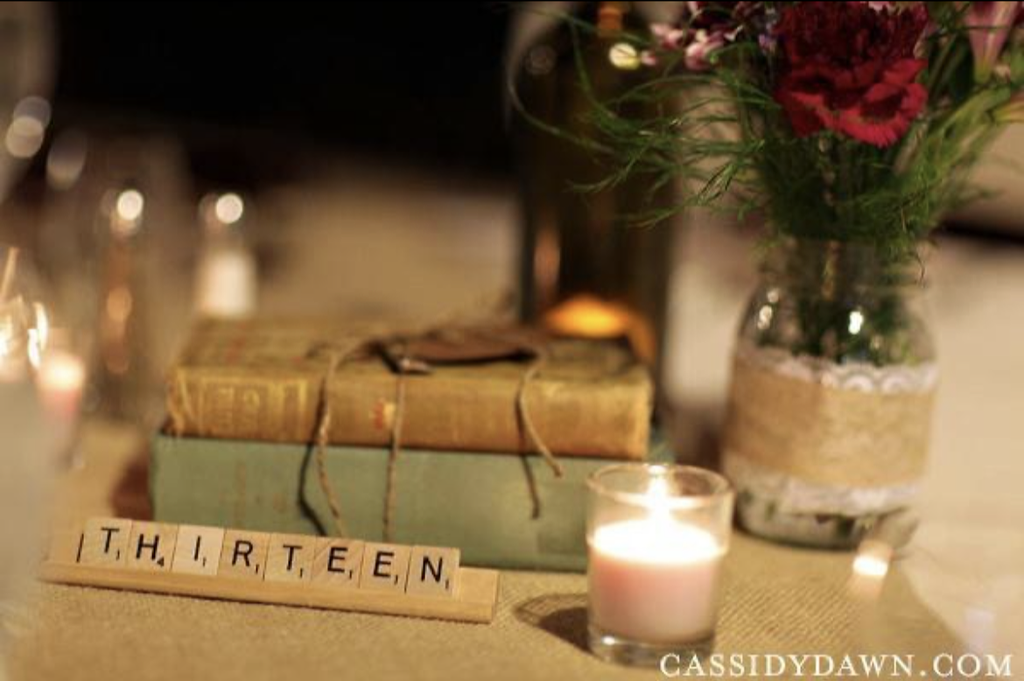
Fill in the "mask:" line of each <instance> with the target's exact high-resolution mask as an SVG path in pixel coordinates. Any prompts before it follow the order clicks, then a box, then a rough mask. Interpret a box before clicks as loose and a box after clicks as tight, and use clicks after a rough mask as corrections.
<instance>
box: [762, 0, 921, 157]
mask: <svg viewBox="0 0 1024 681" xmlns="http://www.w3.org/2000/svg"><path fill="white" fill-rule="evenodd" d="M927 22H928V15H927V11H926V10H925V8H924V7H923V5H922V4H921V3H917V4H915V5H914V6H912V7H909V8H907V9H904V10H901V11H893V10H891V9H888V8H882V9H872V8H871V7H870V6H869V3H862V2H800V3H795V4H793V5H789V6H787V7H786V8H785V9H783V11H782V14H781V16H780V18H779V23H778V25H777V27H776V29H775V34H776V37H777V38H778V41H779V44H780V46H781V47H782V64H781V77H780V79H779V82H778V86H777V88H776V90H775V99H776V100H777V101H778V102H779V103H780V104H781V105H782V107H783V109H785V111H786V115H787V117H788V118H789V122H790V124H791V125H792V126H793V131H794V132H795V133H796V135H797V136H798V137H805V136H807V135H812V134H814V133H816V132H818V131H819V130H821V129H823V128H827V129H829V130H834V131H836V132H838V133H841V134H844V135H847V136H849V137H852V138H854V139H857V140H860V141H862V142H866V143H868V144H873V145H875V146H877V147H885V146H889V145H890V144H893V143H894V142H896V141H897V140H899V139H900V138H901V137H903V135H904V134H906V132H907V129H908V128H909V127H910V123H911V121H913V120H914V118H916V117H917V115H918V114H919V113H921V109H922V108H924V105H925V103H926V102H927V101H928V91H927V90H925V88H924V87H923V86H922V85H920V84H919V83H917V82H915V79H916V78H917V74H918V73H920V72H921V69H923V68H924V67H925V61H924V60H923V59H916V58H915V57H914V46H915V45H916V44H917V42H918V40H919V39H920V37H921V34H922V33H923V32H924V29H925V26H926V24H927Z"/></svg>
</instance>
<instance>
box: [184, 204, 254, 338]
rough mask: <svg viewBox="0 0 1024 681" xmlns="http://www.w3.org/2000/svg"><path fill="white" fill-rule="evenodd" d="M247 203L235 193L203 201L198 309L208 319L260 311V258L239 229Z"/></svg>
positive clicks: (196, 293) (197, 286)
mask: <svg viewBox="0 0 1024 681" xmlns="http://www.w3.org/2000/svg"><path fill="white" fill-rule="evenodd" d="M245 212H246V207H245V201H244V200H243V199H242V197H241V196H239V195H238V194H235V193H233V192H232V193H227V194H220V195H219V196H215V195H207V196H205V197H203V199H202V200H201V201H200V202H199V215H200V218H201V219H202V222H203V225H204V232H205V234H206V243H205V245H204V247H203V252H202V254H201V255H200V259H199V266H198V268H197V270H196V289H195V296H196V298H195V308H196V311H197V312H199V314H201V315H204V316H208V317H227V318H242V317H247V316H249V315H251V314H252V313H253V311H254V310H255V308H256V259H255V258H254V257H253V254H252V253H251V252H250V250H249V249H248V248H247V247H246V245H245V242H244V240H243V239H242V237H241V232H240V231H239V227H240V225H241V222H242V218H243V216H244V215H245Z"/></svg>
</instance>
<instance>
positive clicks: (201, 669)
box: [8, 436, 960, 681]
mask: <svg viewBox="0 0 1024 681" xmlns="http://www.w3.org/2000/svg"><path fill="white" fill-rule="evenodd" d="M122 439H123V438H122ZM112 442H113V440H112V439H111V438H110V437H99V436H96V437H94V438H93V440H92V444H93V446H91V447H90V449H91V450H92V451H91V453H93V454H97V455H102V456H103V458H102V459H100V460H99V461H96V460H94V464H95V465H94V467H93V472H91V473H89V474H87V475H83V476H80V477H79V479H78V480H77V481H76V486H75V487H74V489H75V490H77V491H76V492H74V493H73V494H71V493H69V496H70V497H71V498H73V499H75V501H76V503H79V504H80V509H79V512H86V513H97V512H108V513H109V512H110V511H109V509H103V508H100V507H98V506H99V504H100V503H101V499H108V498H109V497H110V495H109V494H107V495H103V494H98V493H97V492H96V490H97V488H98V487H99V486H101V485H103V484H108V485H114V484H115V482H116V481H117V480H120V479H122V478H123V475H124V462H125V461H126V460H127V454H128V453H127V452H123V451H122V452H119V451H117V450H118V449H119V448H118V447H113V446H109V443H112ZM102 443H108V445H105V448H104V447H96V446H95V445H97V444H102ZM87 444H88V443H87ZM128 446H129V445H128V442H127V441H124V442H123V443H122V445H121V446H120V449H126V448H128ZM97 458H99V457H97ZM83 488H85V489H83ZM122 502H123V503H129V504H130V503H131V501H130V500H127V501H125V500H124V499H123V497H122ZM850 564H851V557H850V555H849V554H846V553H829V552H817V551H809V550H802V549H796V548H789V547H783V546H778V545H774V544H769V543H766V542H762V541H760V540H757V539H753V538H750V537H747V536H744V535H737V536H736V537H735V539H734V544H733V548H732V551H731V553H730V555H729V558H728V560H727V563H726V569H727V581H726V589H725V600H724V604H723V610H722V615H721V621H720V624H719V630H718V641H717V649H718V650H720V651H722V652H727V653H732V652H740V653H778V654H784V653H797V654H799V653H825V654H842V653H847V652H885V653H898V654H907V653H914V654H916V655H917V656H918V659H920V660H922V661H924V662H923V663H924V664H930V660H931V658H932V656H934V655H936V654H938V653H944V652H949V653H954V654H955V653H957V652H959V650H960V645H959V643H958V641H957V640H956V639H955V638H954V637H953V636H952V635H951V634H950V633H949V632H948V631H947V630H946V629H945V628H944V627H943V625H942V624H941V623H940V622H939V621H938V620H937V619H936V617H935V616H934V615H933V614H932V613H931V612H930V611H929V610H928V609H927V607H925V605H924V604H922V603H921V602H920V601H919V600H918V598H917V597H916V595H915V594H914V592H913V590H912V589H911V588H910V585H909V583H908V581H907V579H906V578H905V577H904V575H903V574H902V573H901V572H900V570H899V568H898V565H897V566H896V568H895V569H894V570H893V571H892V572H890V575H889V577H888V579H887V580H886V583H885V588H884V590H883V591H882V594H881V597H880V599H879V600H878V601H877V603H876V605H875V606H874V607H872V608H870V609H867V610H864V609H861V608H859V607H857V605H856V604H855V602H854V601H853V600H851V599H850V598H849V597H848V595H847V590H846V588H845V587H846V582H847V579H848V577H849V574H850ZM585 589H586V580H585V578H584V577H583V576H582V575H575V574H548V573H525V572H504V573H502V586H501V595H500V603H499V607H498V615H497V618H496V620H495V622H494V623H493V624H491V625H487V626H483V625H467V624H455V623H445V622H435V621H427V620H417V619H411V618H401V617H380V616H371V615H362V614H357V613H341V612H324V611H316V610H305V609H300V608H286V607H277V606H265V605H250V604H241V603H230V602H220V601H205V600H200V599H191V598H179V597H168V596H154V595H148V594H136V593H127V592H116V591H104V590H99V589H88V588H78V587H66V586H53V585H46V586H40V588H39V592H38V594H37V597H36V599H35V606H34V607H33V608H30V609H28V610H27V611H26V612H25V613H23V614H21V615H19V616H18V617H16V618H15V619H14V621H12V622H11V623H9V625H8V626H9V627H10V628H12V629H13V630H14V632H15V633H16V635H17V637H18V642H17V645H16V647H15V649H14V651H13V655H12V658H11V660H10V662H11V674H12V681H22V680H26V681H27V680H32V679H103V680H104V681H106V680H108V679H120V678H132V679H140V680H143V681H144V680H146V679H171V678H173V679H200V678H218V679H224V680H226V681H231V680H234V679H238V680H242V679H244V680H245V681H253V680H256V679H284V678H288V679H302V680H303V681H307V680H311V679H332V680H337V679H360V680H363V679H404V680H405V679H408V680H418V679H422V680H424V681H427V680H435V679H436V680H442V679H443V680H446V681H447V680H451V679H505V678H507V679H549V678H550V679H560V680H572V679H618V678H659V677H660V674H659V673H658V672H657V671H650V670H647V671H642V670H629V669H623V668H620V667H615V666H612V665H607V664H604V663H602V662H600V661H598V660H597V659H595V658H594V657H592V656H591V655H589V654H588V653H586V652H585V651H584V650H583V647H584V645H585V621H586V615H585V611H584V607H585V595H584V594H585Z"/></svg>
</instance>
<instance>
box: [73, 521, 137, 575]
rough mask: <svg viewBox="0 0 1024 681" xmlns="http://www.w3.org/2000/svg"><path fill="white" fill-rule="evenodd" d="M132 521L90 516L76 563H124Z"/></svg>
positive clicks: (126, 557) (126, 558) (126, 556)
mask: <svg viewBox="0 0 1024 681" xmlns="http://www.w3.org/2000/svg"><path fill="white" fill-rule="evenodd" d="M131 531H132V521H131V520H128V519H126V518H90V519H89V520H87V521H86V523H85V529H84V530H83V532H82V539H81V543H80V545H79V549H78V555H77V556H76V560H75V562H76V563H85V564H88V565H125V563H126V562H127V560H128V541H129V540H130V539H131Z"/></svg>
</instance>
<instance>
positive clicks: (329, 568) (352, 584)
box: [313, 537, 363, 588]
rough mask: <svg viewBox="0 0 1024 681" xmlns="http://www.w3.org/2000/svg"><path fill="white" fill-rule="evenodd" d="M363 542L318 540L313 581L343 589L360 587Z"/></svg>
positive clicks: (327, 538)
mask: <svg viewBox="0 0 1024 681" xmlns="http://www.w3.org/2000/svg"><path fill="white" fill-rule="evenodd" d="M362 559H363V542H361V541H359V540H357V539H336V538H334V537H320V538H318V539H317V540H316V557H315V558H314V559H313V581H314V582H319V583H321V584H329V585H331V586H337V587H342V588H346V587H348V588H356V587H358V586H359V571H360V569H361V565H362Z"/></svg>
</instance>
